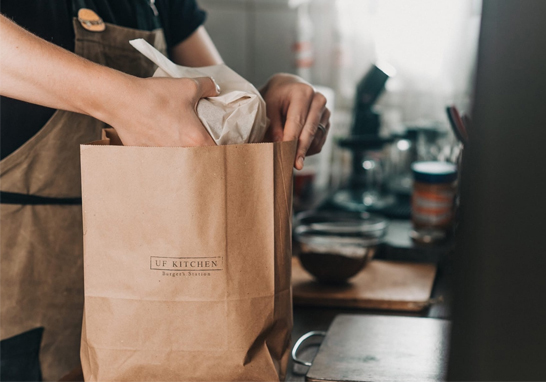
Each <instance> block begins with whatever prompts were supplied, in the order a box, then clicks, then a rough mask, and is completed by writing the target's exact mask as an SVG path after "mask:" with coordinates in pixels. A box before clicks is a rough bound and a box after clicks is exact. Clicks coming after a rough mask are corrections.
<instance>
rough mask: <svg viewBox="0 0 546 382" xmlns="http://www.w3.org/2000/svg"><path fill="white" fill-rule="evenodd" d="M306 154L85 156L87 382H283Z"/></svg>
mask: <svg viewBox="0 0 546 382" xmlns="http://www.w3.org/2000/svg"><path fill="white" fill-rule="evenodd" d="M295 151H296V142H283V143H260V144H243V145H230V146H214V147H194V148H176V147H124V146H114V145H110V144H109V141H108V140H104V141H99V142H96V143H94V144H90V145H83V146H81V165H82V195H83V226H84V273H85V312H84V323H83V330H82V346H81V360H82V366H83V371H84V375H85V379H86V381H152V380H153V381H189V380H191V381H243V380H254V381H258V380H261V381H273V380H279V379H281V380H282V379H284V375H285V370H286V364H287V358H288V348H289V342H290V332H291V329H292V304H291V289H290V266H291V261H290V260H291V215H292V211H291V208H292V165H293V161H294V158H295Z"/></svg>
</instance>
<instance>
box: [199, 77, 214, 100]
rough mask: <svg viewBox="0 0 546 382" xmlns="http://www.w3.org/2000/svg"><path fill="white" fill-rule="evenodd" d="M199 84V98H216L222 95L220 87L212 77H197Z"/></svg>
mask: <svg viewBox="0 0 546 382" xmlns="http://www.w3.org/2000/svg"><path fill="white" fill-rule="evenodd" d="M194 80H195V82H196V83H197V85H198V87H197V97H198V98H200V99H201V98H205V97H216V96H217V95H219V94H220V86H218V84H217V83H216V81H215V80H214V78H212V77H197V78H194Z"/></svg>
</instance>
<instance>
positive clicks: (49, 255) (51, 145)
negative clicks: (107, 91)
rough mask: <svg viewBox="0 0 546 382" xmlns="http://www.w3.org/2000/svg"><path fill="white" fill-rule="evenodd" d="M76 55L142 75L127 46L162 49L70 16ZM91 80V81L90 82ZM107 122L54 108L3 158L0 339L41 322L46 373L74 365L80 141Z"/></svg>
mask: <svg viewBox="0 0 546 382" xmlns="http://www.w3.org/2000/svg"><path fill="white" fill-rule="evenodd" d="M74 31H75V38H76V41H75V53H76V54H78V55H80V56H82V57H84V58H87V59H89V60H91V61H94V62H97V63H99V64H102V65H106V66H109V67H112V68H114V69H117V70H120V71H123V72H125V73H129V74H132V75H135V76H139V77H149V76H151V75H152V74H153V71H154V69H155V68H154V65H153V64H152V63H151V62H150V61H148V60H147V59H146V58H145V57H144V56H142V55H141V54H140V53H139V52H137V51H136V50H135V49H134V48H133V47H132V46H130V44H129V40H131V39H135V38H143V39H145V40H147V41H148V42H149V43H150V44H152V45H154V46H155V47H156V48H158V49H159V50H160V51H162V52H164V53H165V52H166V44H165V39H164V36H163V31H162V30H161V29H158V30H155V31H152V32H148V31H140V30H135V29H129V28H123V27H119V26H115V25H111V24H106V28H105V30H104V31H102V32H91V31H88V30H86V29H84V28H83V27H82V25H81V24H80V22H79V21H78V20H77V19H74ZM92 80H93V79H89V81H92ZM103 127H105V124H104V123H102V122H100V121H98V120H96V119H94V118H91V117H89V116H85V115H81V114H76V113H71V112H66V111H61V110H58V111H57V112H55V114H54V115H53V116H52V117H51V119H50V120H49V121H48V122H47V123H46V125H45V126H44V127H43V128H42V129H41V130H40V131H39V132H38V133H37V134H36V135H35V136H34V137H33V138H31V139H30V140H29V141H27V142H26V143H25V144H24V145H23V146H21V147H20V148H19V149H18V150H16V151H15V152H13V153H12V154H11V155H9V156H8V157H6V158H4V159H3V160H2V161H1V162H0V166H1V170H0V182H1V190H2V196H3V198H2V204H1V205H0V214H1V215H0V216H1V228H0V234H1V246H0V256H1V257H0V262H1V269H0V283H1V285H0V304H1V308H0V315H1V317H0V319H1V325H0V339H2V340H4V339H7V338H10V337H13V336H16V335H18V334H20V333H24V332H27V331H30V330H32V329H35V328H39V327H43V328H44V334H43V341H42V345H41V351H40V359H41V367H42V373H43V377H44V379H46V380H57V379H58V378H59V377H61V376H62V375H63V374H65V373H66V372H68V371H70V370H71V369H72V368H74V367H76V366H77V365H79V351H80V332H81V320H82V311H83V255H82V253H83V249H82V246H83V244H82V237H83V233H82V210H81V180H80V160H79V157H80V144H82V143H88V142H91V141H94V140H97V139H100V137H101V130H102V128H103Z"/></svg>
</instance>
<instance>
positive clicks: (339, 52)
mask: <svg viewBox="0 0 546 382" xmlns="http://www.w3.org/2000/svg"><path fill="white" fill-rule="evenodd" d="M199 4H200V6H201V7H202V8H204V9H205V10H207V11H208V20H207V22H206V28H207V30H208V31H209V33H210V35H211V36H212V39H213V41H214V42H215V43H216V46H217V47H218V49H219V51H220V53H221V55H222V57H223V59H224V60H225V62H226V63H227V64H228V65H229V66H230V67H231V68H233V69H234V70H235V71H237V72H238V73H239V74H241V75H242V76H244V77H245V78H247V79H248V80H250V81H251V82H252V83H254V84H255V85H256V86H257V87H260V86H262V85H263V84H265V82H266V81H267V79H268V78H269V77H270V76H271V75H272V74H274V73H277V72H288V73H294V74H298V75H300V76H301V77H303V78H304V79H306V80H307V81H309V82H310V83H311V84H313V85H314V86H315V87H316V88H317V90H318V91H321V92H322V93H323V94H325V95H326V96H327V98H328V106H329V108H330V109H331V110H332V111H333V115H332V120H331V122H332V127H331V131H330V139H329V140H328V143H327V145H326V146H325V147H324V149H323V152H322V153H321V154H319V155H318V156H315V157H311V158H308V159H306V168H305V169H304V170H303V171H301V172H300V173H298V174H296V209H297V210H302V209H309V208H311V207H313V206H315V205H317V204H318V203H320V202H321V201H323V200H324V199H325V198H327V197H332V196H333V194H334V193H335V191H336V190H340V189H344V188H349V189H359V190H360V189H363V190H364V191H363V192H364V193H365V191H366V190H368V191H369V192H368V194H369V195H368V198H367V199H368V200H367V202H362V203H363V205H362V206H359V205H358V204H359V203H360V199H361V198H364V199H365V198H366V195H364V196H363V195H361V194H358V195H356V196H355V195H341V196H339V195H338V198H337V199H340V200H338V202H340V203H341V204H343V203H345V207H346V209H347V208H348V209H353V210H354V209H356V210H359V209H365V210H369V209H370V208H369V207H372V208H371V209H372V210H374V209H378V208H373V207H374V206H373V205H374V204H375V205H376V207H380V208H379V209H382V208H384V207H385V206H389V205H391V206H392V205H393V203H394V204H396V201H393V200H394V199H393V198H392V197H389V195H390V194H400V195H402V196H403V195H404V194H409V193H411V169H410V164H411V162H414V161H417V160H434V161H438V160H439V161H451V162H456V161H457V158H458V152H459V149H460V147H458V142H457V139H456V138H455V136H454V134H453V132H452V129H451V127H450V124H449V121H448V117H447V114H446V107H447V106H450V105H454V106H457V107H458V109H459V110H460V111H461V113H464V112H468V108H469V104H470V100H471V96H472V94H471V91H472V90H471V89H472V83H473V73H474V69H475V61H476V51H477V42H478V41H477V40H478V34H479V25H480V13H481V0H456V1H454V0H199ZM374 65H377V66H378V67H379V68H380V70H375V71H374ZM366 75H368V76H367V78H366V79H364V77H365V76H366ZM363 79H364V80H363ZM359 83H361V87H362V86H364V87H365V88H364V89H361V92H360V93H359V94H358V100H359V101H358V102H357V101H356V99H357V86H358V85H359ZM378 96H379V97H378ZM362 97H364V100H363V98H362ZM366 97H367V99H366ZM376 97H378V98H377V100H376ZM355 136H358V137H362V136H366V137H370V136H377V137H380V139H379V141H378V142H375V143H373V144H370V143H369V142H370V140H369V139H366V140H365V141H366V142H364V144H362V139H360V140H359V139H356V140H354V139H353V140H351V139H348V138H350V137H355ZM372 141H373V140H372ZM360 166H361V167H363V168H364V170H361V169H359V167H360ZM366 167H368V168H367V169H366ZM368 170H371V171H368ZM355 198H356V199H358V200H357V201H356V205H355V200H354V199H355ZM378 198H379V199H382V200H378ZM334 199H335V198H334ZM408 203H409V202H408ZM406 204H407V203H406ZM404 208H405V211H406V212H407V213H406V212H404V211H402V210H400V209H399V210H398V212H399V213H400V214H402V215H408V216H406V217H409V212H408V211H409V204H408V205H407V206H406V207H404ZM387 212H388V211H387ZM387 215H388V213H387ZM395 215H396V213H395ZM401 217H403V216H401Z"/></svg>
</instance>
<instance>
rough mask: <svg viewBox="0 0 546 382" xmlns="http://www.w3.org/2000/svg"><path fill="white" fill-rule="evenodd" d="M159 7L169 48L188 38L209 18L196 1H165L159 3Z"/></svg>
mask: <svg viewBox="0 0 546 382" xmlns="http://www.w3.org/2000/svg"><path fill="white" fill-rule="evenodd" d="M157 5H158V8H159V9H158V10H159V13H160V16H161V19H162V23H163V27H164V30H165V38H166V40H167V46H168V47H169V48H172V47H174V46H176V45H177V44H179V43H180V42H182V41H184V40H185V39H186V38H188V37H189V36H190V35H191V34H192V33H193V32H195V30H196V29H197V28H199V27H200V26H201V25H203V23H204V22H205V19H206V17H207V14H206V13H205V11H203V10H202V9H201V8H199V6H198V5H197V3H196V0H164V1H158V2H157Z"/></svg>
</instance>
